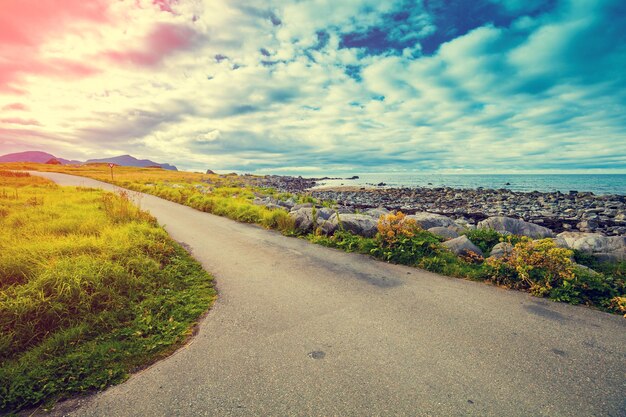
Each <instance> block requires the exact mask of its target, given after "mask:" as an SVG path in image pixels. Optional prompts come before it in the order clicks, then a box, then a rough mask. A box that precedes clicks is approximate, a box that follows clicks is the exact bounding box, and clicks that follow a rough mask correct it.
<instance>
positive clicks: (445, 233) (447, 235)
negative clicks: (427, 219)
mask: <svg viewBox="0 0 626 417" xmlns="http://www.w3.org/2000/svg"><path fill="white" fill-rule="evenodd" d="M428 231H429V232H430V233H432V234H433V235H435V236H439V237H442V238H444V239H446V240H449V239H456V238H457V237H459V234H458V233H457V232H456V231H455V230H453V229H451V228H449V227H442V226H437V227H431V228H430V229H428Z"/></svg>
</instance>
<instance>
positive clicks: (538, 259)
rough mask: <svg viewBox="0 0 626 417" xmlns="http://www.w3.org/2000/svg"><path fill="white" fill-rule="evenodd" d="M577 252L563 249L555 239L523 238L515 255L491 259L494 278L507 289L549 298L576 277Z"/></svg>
mask: <svg viewBox="0 0 626 417" xmlns="http://www.w3.org/2000/svg"><path fill="white" fill-rule="evenodd" d="M572 255H573V252H572V251H571V250H569V249H564V248H559V247H557V246H556V244H555V243H554V241H553V240H551V239H541V240H532V239H530V238H522V240H521V241H520V242H519V243H517V244H516V245H515V246H513V249H512V250H511V253H509V254H506V255H505V256H504V257H503V258H501V259H493V258H490V259H488V260H487V264H488V266H489V267H490V268H491V271H492V273H491V275H492V276H491V278H492V279H493V280H494V281H496V282H498V283H500V284H504V285H507V286H511V287H513V288H518V289H527V290H529V291H530V292H531V293H532V294H535V295H546V294H547V293H549V292H550V290H551V289H552V288H555V287H560V286H562V284H563V282H564V281H568V280H572V279H574V278H575V264H574V262H573V261H572V259H571V258H572Z"/></svg>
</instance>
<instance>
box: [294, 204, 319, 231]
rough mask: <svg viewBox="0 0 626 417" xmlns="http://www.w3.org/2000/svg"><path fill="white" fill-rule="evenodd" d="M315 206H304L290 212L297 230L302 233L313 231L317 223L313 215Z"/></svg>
mask: <svg viewBox="0 0 626 417" xmlns="http://www.w3.org/2000/svg"><path fill="white" fill-rule="evenodd" d="M313 210H314V208H313V207H302V208H300V209H298V210H293V211H290V212H289V216H290V217H291V218H292V219H293V220H294V224H295V227H296V229H297V230H299V231H300V232H302V233H308V232H311V231H313V227H314V225H315V216H314V215H313Z"/></svg>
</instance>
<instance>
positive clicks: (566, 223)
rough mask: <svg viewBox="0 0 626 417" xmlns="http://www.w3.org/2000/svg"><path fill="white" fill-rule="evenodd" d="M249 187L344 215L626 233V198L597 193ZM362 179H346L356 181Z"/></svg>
mask: <svg viewBox="0 0 626 417" xmlns="http://www.w3.org/2000/svg"><path fill="white" fill-rule="evenodd" d="M240 178H245V183H246V184H247V185H253V186H257V187H271V188H274V189H276V190H278V191H280V192H288V193H293V194H307V195H311V196H312V197H314V198H316V199H319V200H322V201H333V202H336V203H337V204H338V205H339V206H340V207H342V211H344V212H355V211H365V210H368V209H372V208H378V207H384V208H385V209H387V210H399V211H402V212H403V213H405V214H415V213H419V212H430V213H435V214H441V215H444V216H447V217H450V218H452V219H454V221H455V222H457V223H459V224H464V225H469V226H470V227H471V226H475V225H477V224H478V223H479V222H481V221H483V220H485V219H487V218H489V217H494V216H507V217H512V218H516V219H521V220H524V221H527V222H531V223H534V224H538V225H541V226H544V227H547V228H548V229H551V230H552V231H553V232H555V233H561V232H568V231H580V232H587V233H602V234H604V235H606V236H624V235H626V196H624V195H595V194H593V193H591V192H578V191H570V192H569V193H561V192H538V191H533V192H519V191H511V190H508V189H483V188H478V189H455V188H450V187H443V188H422V187H404V188H386V187H384V188H383V187H378V188H377V187H369V188H368V187H354V186H353V187H350V186H348V187H336V188H319V189H316V188H315V187H316V185H317V184H318V183H319V182H321V181H324V180H327V179H329V178H327V177H324V178H303V177H292V176H282V175H266V176H252V175H245V176H243V177H240ZM355 178H358V177H353V178H346V179H345V180H351V179H355Z"/></svg>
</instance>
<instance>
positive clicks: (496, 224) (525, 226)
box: [478, 216, 554, 239]
mask: <svg viewBox="0 0 626 417" xmlns="http://www.w3.org/2000/svg"><path fill="white" fill-rule="evenodd" d="M478 228H481V229H493V230H495V231H497V232H500V233H504V234H512V235H521V236H528V237H531V238H533V239H543V238H546V237H553V236H554V233H553V232H552V230H550V229H548V228H547V227H543V226H539V225H537V224H534V223H529V222H525V221H524V220H520V219H513V218H511V217H505V216H496V217H489V218H488V219H485V220H483V221H482V222H479V223H478Z"/></svg>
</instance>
